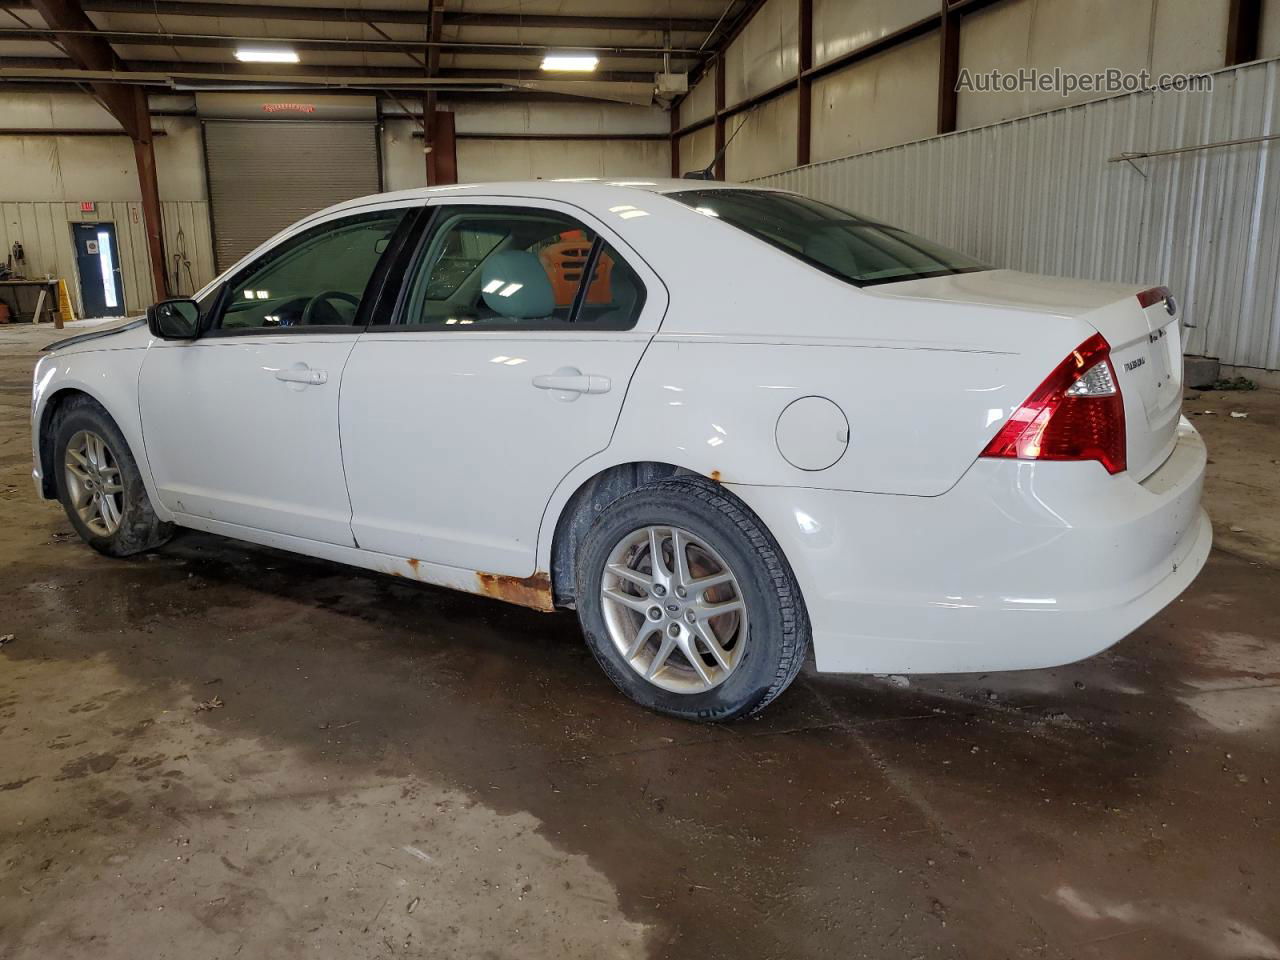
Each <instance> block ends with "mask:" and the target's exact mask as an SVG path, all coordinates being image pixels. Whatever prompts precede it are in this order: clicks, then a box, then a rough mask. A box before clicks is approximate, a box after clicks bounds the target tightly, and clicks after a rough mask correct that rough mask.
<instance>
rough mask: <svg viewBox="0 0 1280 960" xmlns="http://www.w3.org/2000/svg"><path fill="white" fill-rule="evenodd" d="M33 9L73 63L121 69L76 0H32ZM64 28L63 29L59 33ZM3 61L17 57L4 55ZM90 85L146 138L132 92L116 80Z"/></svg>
mask: <svg viewBox="0 0 1280 960" xmlns="http://www.w3.org/2000/svg"><path fill="white" fill-rule="evenodd" d="M33 9H34V10H35V11H36V12H37V13H38V14H40V16H41V17H42V18H43V19H44V22H45V23H46V24H48V25H49V26H50V27H52V28H53V30H54V35H53V39H52V42H54V43H55V44H56V45H57V46H59V47H61V48H62V50H63V51H65V52H66V54H67V56H68V57H69V58H70V59H69V61H67V62H69V63H70V64H71V65H72V66H74V67H78V68H79V69H81V70H99V71H102V70H112V71H115V70H123V69H124V64H122V63H121V62H120V58H119V57H117V56H116V54H115V51H114V50H112V49H111V44H109V43H107V42H106V41H105V40H103V39H102V38H101V37H97V36H94V30H95V29H96V28H95V27H94V25H93V21H92V20H90V19H89V18H88V17H87V16H85V13H84V11H83V10H82V9H81V8H80V6H79V5H78V4H77V3H76V2H75V0H33ZM59 30H65V31H66V32H65V33H59V32H58V31H59ZM4 59H5V61H6V63H7V62H8V61H10V60H13V59H17V58H13V57H5V58H4ZM90 86H91V87H92V89H93V92H94V94H95V95H96V96H97V97H98V99H99V100H100V101H101V102H102V105H103V106H104V107H106V108H107V111H108V112H109V113H110V114H111V115H112V116H113V117H115V118H116V120H117V121H118V122H119V123H120V126H122V127H123V128H124V130H125V132H126V133H127V134H129V136H131V137H133V138H134V139H138V138H139V137H144V138H147V137H149V135H150V133H151V123H150V120H149V119H148V120H147V122H146V123H145V125H144V124H143V122H142V121H143V118H142V117H141V116H140V115H139V111H138V102H137V97H136V95H135V93H134V92H133V91H132V90H129V89H128V88H126V87H122V86H120V85H118V84H114V83H109V82H103V81H93V82H92V83H91V84H90ZM144 107H145V103H144Z"/></svg>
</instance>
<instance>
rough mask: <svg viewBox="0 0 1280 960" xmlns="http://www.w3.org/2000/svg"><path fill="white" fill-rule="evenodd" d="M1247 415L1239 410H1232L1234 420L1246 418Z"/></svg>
mask: <svg viewBox="0 0 1280 960" xmlns="http://www.w3.org/2000/svg"><path fill="white" fill-rule="evenodd" d="M1247 416H1249V415H1248V414H1247V413H1243V412H1241V411H1239V410H1232V411H1231V419H1232V420H1243V419H1245V417H1247Z"/></svg>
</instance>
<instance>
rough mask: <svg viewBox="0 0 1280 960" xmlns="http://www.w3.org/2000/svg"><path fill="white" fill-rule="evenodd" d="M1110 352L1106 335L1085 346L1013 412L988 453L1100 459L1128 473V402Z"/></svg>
mask: <svg viewBox="0 0 1280 960" xmlns="http://www.w3.org/2000/svg"><path fill="white" fill-rule="evenodd" d="M1110 353H1111V346H1110V345H1109V344H1108V343H1107V341H1106V340H1105V339H1104V338H1103V336H1102V335H1101V334H1094V335H1093V336H1092V337H1090V338H1089V339H1088V340H1086V341H1085V342H1084V343H1082V344H1080V346H1079V347H1077V348H1076V349H1075V350H1073V351H1072V352H1071V354H1070V356H1068V357H1067V358H1066V359H1065V360H1063V361H1062V363H1060V364H1058V366H1057V368H1056V369H1055V370H1054V371H1053V373H1051V374H1049V376H1048V377H1047V378H1046V379H1045V381H1044V383H1042V384H1040V386H1039V387H1037V388H1036V390H1035V392H1034V393H1032V394H1031V396H1029V397H1027V399H1026V401H1025V402H1024V403H1023V404H1022V406H1020V407H1019V408H1018V409H1017V410H1015V411H1014V412H1013V416H1011V417H1010V418H1009V419H1008V420H1007V421H1006V422H1005V425H1004V426H1003V427H1001V428H1000V432H999V433H997V434H996V436H995V439H993V440H992V441H991V442H990V443H989V444H987V448H986V449H985V450H983V451H982V455H983V456H984V457H1014V458H1017V459H1019V460H1097V461H1099V462H1100V463H1101V464H1102V465H1103V466H1104V467H1106V468H1107V472H1108V473H1119V472H1120V471H1122V470H1124V468H1125V444H1124V399H1123V398H1122V397H1121V396H1120V384H1119V382H1118V381H1117V379H1116V371H1115V368H1114V367H1113V366H1112V365H1111V358H1110Z"/></svg>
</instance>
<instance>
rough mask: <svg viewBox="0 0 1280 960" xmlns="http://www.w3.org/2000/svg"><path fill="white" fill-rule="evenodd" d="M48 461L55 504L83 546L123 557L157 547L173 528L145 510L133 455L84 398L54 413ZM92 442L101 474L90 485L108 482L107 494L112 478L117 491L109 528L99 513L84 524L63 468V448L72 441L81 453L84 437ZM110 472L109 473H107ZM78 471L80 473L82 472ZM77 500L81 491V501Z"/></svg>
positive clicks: (106, 417) (108, 418)
mask: <svg viewBox="0 0 1280 960" xmlns="http://www.w3.org/2000/svg"><path fill="white" fill-rule="evenodd" d="M53 431H54V441H53V459H52V461H51V462H50V463H49V465H48V467H49V469H50V470H53V471H54V477H55V482H56V486H57V491H58V499H59V500H60V501H61V502H62V508H63V509H64V510H65V511H66V512H67V519H68V520H70V521H71V525H72V526H73V527H75V530H76V533H78V534H80V538H81V539H82V540H84V542H85V543H87V544H89V546H91V547H93V549H95V550H97V551H98V552H99V553H104V554H106V555H107V556H109V557H128V556H132V555H133V554H136V553H142V552H143V551H145V550H151V549H154V548H155V547H158V546H160V545H161V544H162V543H164V542H165V541H166V540H168V539H169V538H170V537H171V536H172V535H173V525H172V524H168V523H163V522H161V521H160V519H159V518H158V517H157V516H156V513H155V510H153V509H152V507H151V498H150V497H148V496H147V489H146V486H145V485H144V484H143V482H142V474H141V473H140V472H139V470H138V463H137V461H136V460H135V459H134V457H133V451H131V450H130V449H129V444H128V443H126V442H125V439H124V435H123V434H122V433H121V432H120V428H119V427H117V426H116V423H115V421H114V420H112V419H111V416H110V414H108V413H107V411H106V410H104V409H103V408H102V407H101V406H100V405H99V404H98V403H96V402H95V401H93V400H90V399H89V398H87V397H85V398H77V399H74V400H71V401H69V402H68V404H67V406H66V407H65V408H63V409H62V410H61V411H59V413H58V416H57V419H56V420H55V421H54V427H53ZM86 436H88V437H91V438H98V439H99V440H100V441H101V449H105V451H106V455H105V457H104V458H103V464H102V465H101V466H102V468H103V469H102V473H101V474H98V473H96V472H95V474H94V475H95V477H96V478H97V479H96V480H94V481H93V482H96V483H98V484H100V485H101V484H103V483H108V484H110V486H108V487H107V488H106V489H112V487H113V486H114V485H115V484H114V482H113V481H114V480H115V479H116V478H118V484H119V486H120V487H121V489H120V490H119V491H118V495H115V494H110V495H109V496H112V498H113V499H112V503H113V508H112V513H111V516H112V517H114V518H116V522H115V524H114V527H113V528H112V527H111V526H109V525H108V523H107V522H106V521H104V520H103V518H104V517H106V516H107V514H106V512H105V511H102V512H99V514H98V518H97V519H96V520H94V519H92V518H91V519H90V520H89V521H86V519H85V517H84V516H82V515H81V512H80V510H79V509H77V506H76V491H75V490H73V489H72V485H73V484H74V483H77V482H79V481H76V480H73V478H72V475H71V473H70V471H69V469H68V467H67V460H68V452H67V450H68V447H70V446H71V445H72V443H73V442H75V444H76V447H77V450H83V449H84V447H83V442H84V438H85V437H86ZM113 471H114V472H113ZM82 472H83V471H82ZM81 499H82V500H83V492H82V498H81Z"/></svg>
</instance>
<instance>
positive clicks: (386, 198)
mask: <svg viewBox="0 0 1280 960" xmlns="http://www.w3.org/2000/svg"><path fill="white" fill-rule="evenodd" d="M768 189H772V188H768V187H756V186H752V185H750V184H744V183H724V182H722V181H720V180H692V179H676V178H674V177H566V178H563V179H560V178H555V179H547V180H509V181H494V182H490V183H453V184H446V185H444V186H439V187H414V188H412V189H409V190H396V191H393V192H389V193H374V194H370V195H368V196H364V197H356V198H354V199H352V200H345V201H343V202H342V203H338V204H335V205H333V206H332V207H328V208H326V209H324V210H319V211H317V212H316V213H314V214H312V215H311V216H309V217H307V218H306V220H307V221H310V220H314V219H316V218H317V217H320V216H324V215H327V214H331V213H335V212H338V211H341V210H349V209H352V208H354V207H365V206H369V205H371V204H380V203H388V202H399V201H412V200H429V199H431V198H432V197H448V196H466V195H467V194H470V193H474V194H475V195H476V196H489V197H517V198H519V197H529V198H532V199H543V200H564V201H568V202H569V203H575V202H576V203H579V204H581V205H582V206H584V207H591V206H593V204H594V203H597V202H600V201H602V200H606V199H607V198H608V197H609V196H610V195H612V196H613V197H615V198H616V197H617V196H618V194H619V192H620V191H621V192H624V193H625V192H627V191H636V192H642V193H648V194H655V193H656V194H669V193H679V192H680V191H682V190H751V191H756V192H760V191H762V190H768ZM300 222H303V221H300Z"/></svg>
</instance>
